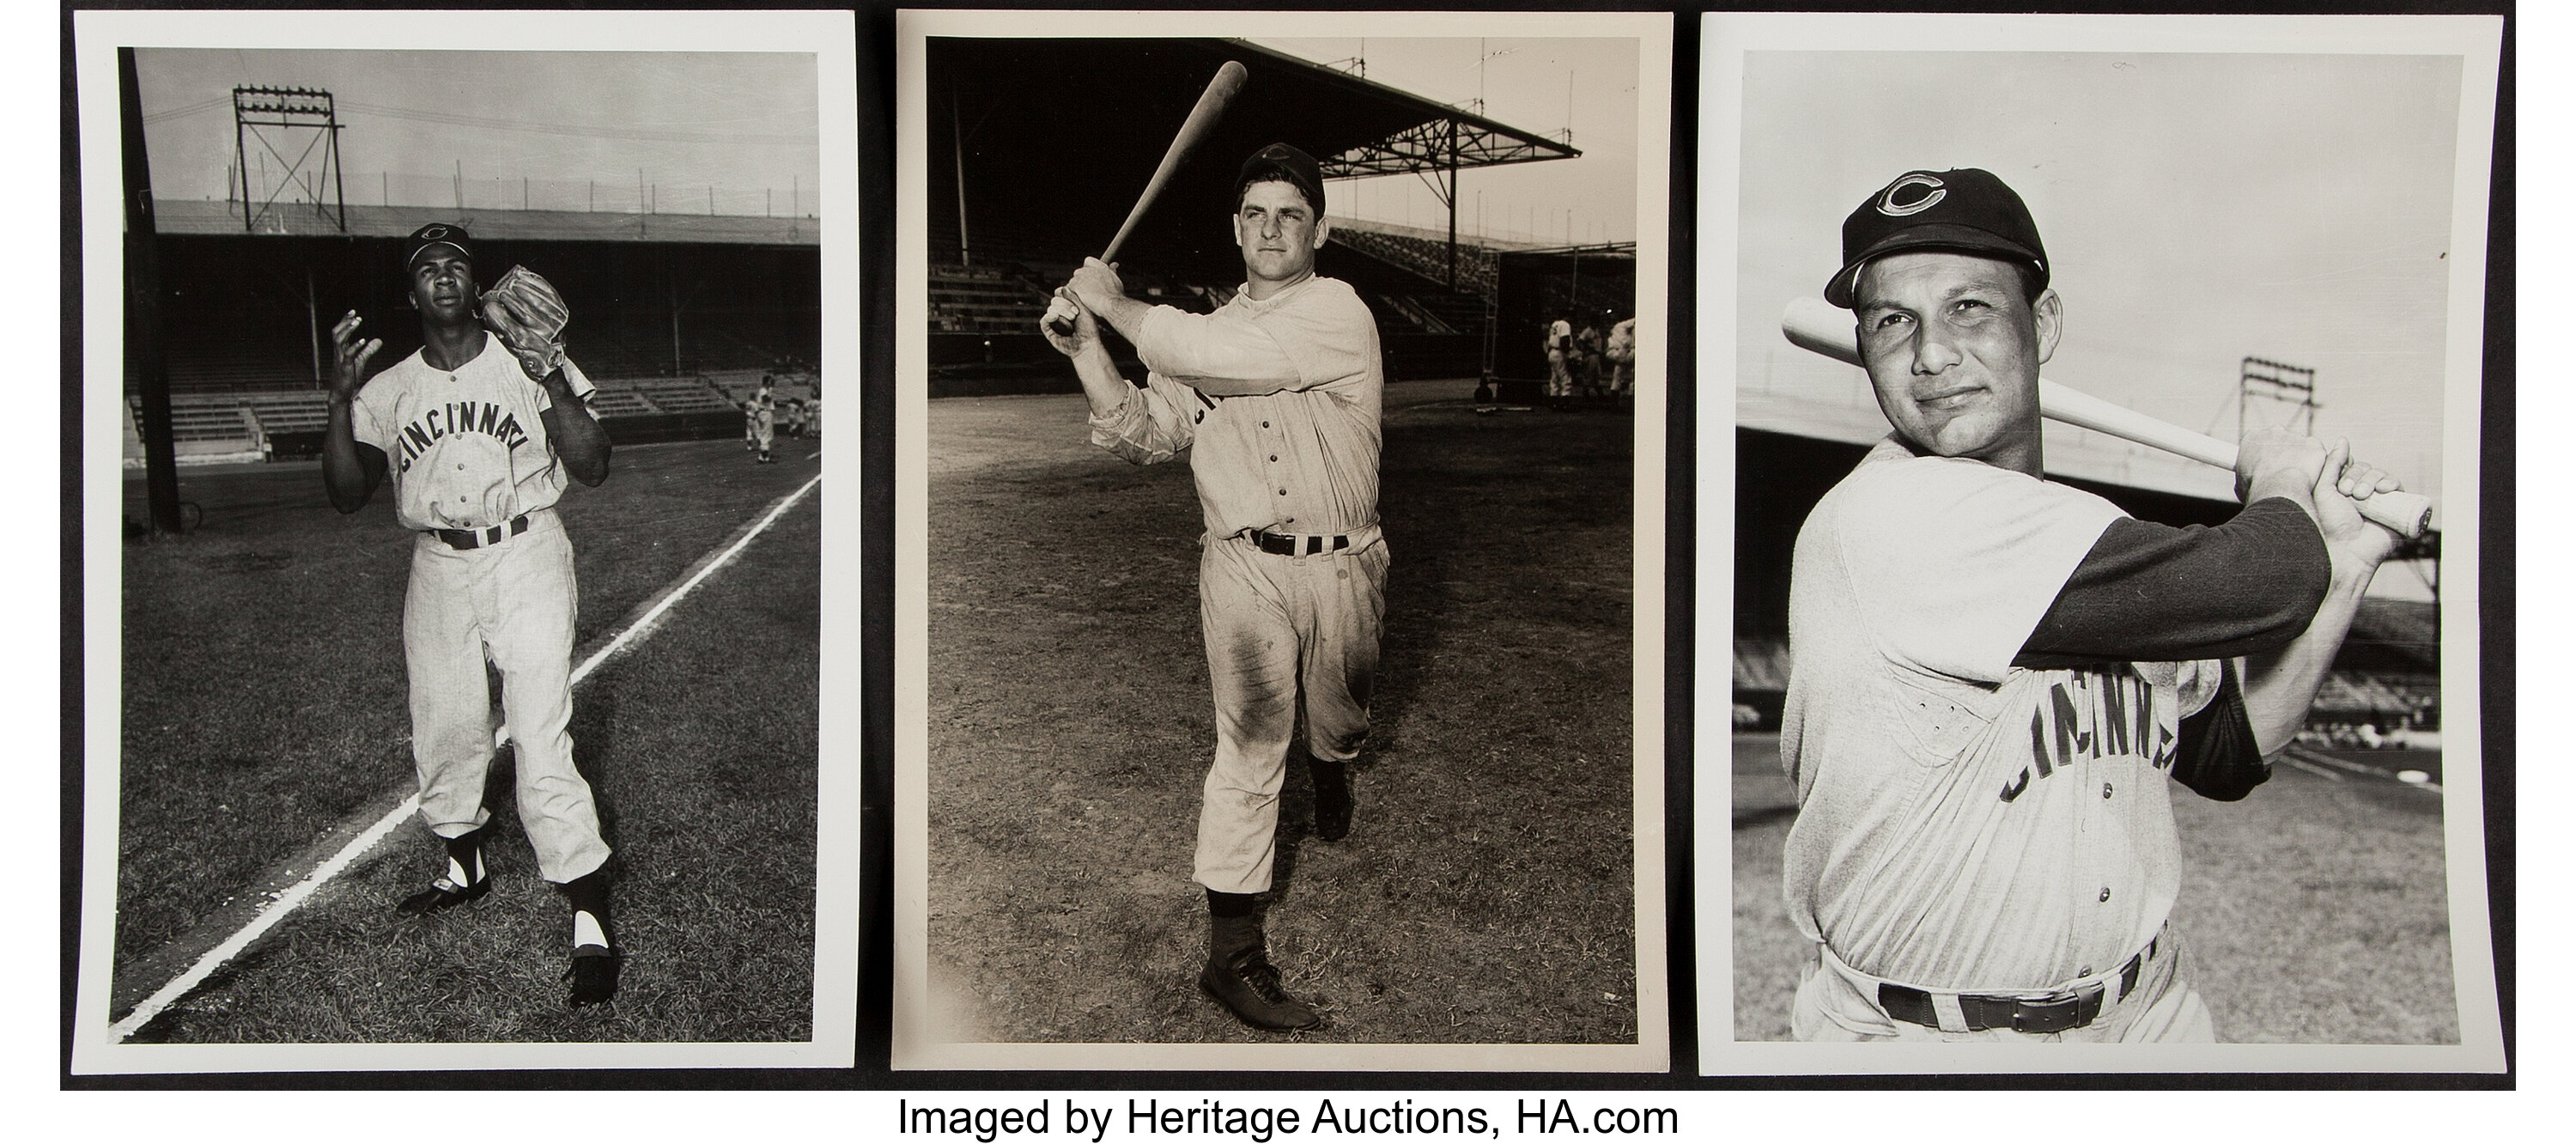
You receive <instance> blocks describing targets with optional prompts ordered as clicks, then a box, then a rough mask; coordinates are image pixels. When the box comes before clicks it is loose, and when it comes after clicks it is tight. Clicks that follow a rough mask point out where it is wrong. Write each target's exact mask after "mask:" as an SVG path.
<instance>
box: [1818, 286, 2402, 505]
mask: <svg viewBox="0 0 2576 1144" xmlns="http://www.w3.org/2000/svg"><path fill="white" fill-rule="evenodd" d="M1780 333H1781V334H1782V335H1783V336H1785V337H1787V338H1788V339H1789V341H1790V342H1791V343H1792V344H1794V345H1796V346H1797V347H1798V348H1800V349H1803V350H1810V351H1813V352H1815V353H1819V354H1823V355H1824V356H1826V357H1829V358H1832V359H1834V360H1835V361H1838V362H1842V363H1843V364H1845V365H1860V364H1861V360H1860V345H1859V343H1858V342H1856V341H1854V340H1853V329H1852V315H1851V311H1849V310H1845V309H1843V308H1841V307H1839V306H1836V305H1834V304H1833V303H1831V302H1827V301H1825V300H1824V299H1822V298H1797V299H1794V300H1792V301H1791V302H1790V303H1789V308H1788V309H1787V310H1785V311H1783V312H1782V313H1781V315H1780ZM2039 413H2040V416H2042V417H2046V418H2048V419H2049V420H2051V421H2063V422H2065V423H2067V424H2069V425H2074V426H2078V427H2080V428H2085V429H2091V430H2093V431H2095V432H2098V433H2108V434H2110V435H2111V436H2114V437H2117V438H2120V439H2121V440H2123V441H2135V442H2137V443H2138V444H2141V445H2145V446H2147V447H2148V448H2151V449H2162V450H2164V451H2165V452H2168V453H2172V454H2174V455H2176V456H2181V457H2188V458H2190V459H2192V460H2195V461H2198V462H2200V463H2202V464H2204V465H2216V466H2218V467H2219V468H2222V469H2228V470H2233V469H2235V468H2236V446H2234V445H2231V444H2229V443H2227V442H2225V441H2221V440H2219V439H2218V438H2215V437H2211V436H2208V435H2206V434H2201V433H2194V432H2192V431H2191V430H2189V429H2184V428H2182V427H2180V426H2177V425H2173V424H2170V423H2168V422H2164V421H2159V420H2156V419H2155V418H2153V417H2149V416H2147V415H2146V414H2144V413H2140V412H2138V411H2137V410H2135V409H2131V408H2129V407H2127V406H2124V405H2115V404H2112V403H2111V402H2108V401H2104V400H2102V399H2101V398H2099V397H2095V396H2093V395H2091V394H2088V393H2084V392H2081V391H2078V390H2073V389H2068V388H2066V387H2065V386H2062V385H2059V384H2057V383H2056V382H2053V381H2050V380H2048V379H2047V378H2044V377H2043V378H2041V379H2039ZM2358 503H2359V506H2360V509H2361V515H2362V517H2363V519H2365V520H2368V521H2370V522H2371V523H2373V524H2377V525H2379V526H2380V527H2382V528H2385V529H2387V530H2389V531H2390V532H2394V533H2396V534H2397V535H2399V536H2403V537H2406V538H2407V539H2409V540H2412V539H2414V538H2416V537H2419V536H2422V535H2424V530H2425V529H2427V528H2429V527H2431V526H2432V523H2433V499H2432V498H2431V497H2427V496H2425V495H2424V494H2422V493H2411V492H2404V491H2399V492H2393V493H2378V494H2375V495H2373V496H2372V497H2371V498H2370V499H2368V500H2365V501H2361V502H2358Z"/></svg>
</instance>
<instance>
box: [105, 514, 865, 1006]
mask: <svg viewBox="0 0 2576 1144" xmlns="http://www.w3.org/2000/svg"><path fill="white" fill-rule="evenodd" d="M822 483H823V478H822V477H821V476H820V475H817V476H815V477H814V478H813V479H812V480H809V481H807V482H805V484H804V485H803V486H802V487H800V488H798V489H797V490H796V491H795V492H792V493H789V494H787V496H786V497H785V498H784V499H782V500H780V501H779V502H778V503H777V504H776V505H774V506H772V507H771V508H770V510H769V513H768V515H766V516H763V517H762V518H760V521H759V523H757V524H754V525H753V526H752V527H751V528H750V530H748V531H746V532H744V533H743V534H742V538H741V539H739V540H736V541H734V543H733V547H731V548H728V549H725V550H724V551H723V552H722V553H720V554H718V555H717V556H716V558H715V559H713V560H710V561H707V563H706V566H705V567H702V568H700V569H698V572H697V575H694V576H691V577H689V578H688V579H687V580H685V581H683V582H682V583H681V584H680V586H679V587H677V588H673V589H671V590H670V591H668V592H665V593H663V595H662V600H661V602H660V603H657V604H655V605H653V607H652V608H651V609H650V610H648V611H646V612H645V613H644V614H643V615H642V616H639V617H637V618H636V620H635V622H634V623H632V624H628V625H627V626H626V629H625V630H624V631H620V632H618V633H617V634H616V635H615V636H614V637H612V638H610V639H609V641H608V643H607V644H605V645H603V646H602V647H601V648H600V649H599V650H598V651H595V652H592V653H591V655H590V658H589V659H586V660H583V661H582V662H581V666H579V667H576V668H574V669H573V672H572V677H571V679H570V681H569V682H567V683H566V684H565V686H567V687H570V686H572V685H574V684H578V683H580V682H581V681H582V679H583V678H584V677H585V676H588V675H589V674H590V673H591V671H592V670H593V669H596V668H597V667H598V666H599V665H600V664H602V663H605V662H607V661H608V658H609V657H610V656H612V655H615V654H617V652H618V651H620V650H622V649H623V648H625V647H626V646H627V645H628V644H631V643H633V642H635V641H636V640H637V639H640V638H642V637H641V635H639V633H642V632H646V631H648V630H650V629H651V627H652V626H653V621H655V620H657V619H660V618H661V617H662V614H663V613H664V612H668V611H670V610H671V605H673V604H676V603H678V602H679V600H680V597H682V596H686V595H688V594H689V592H690V590H692V589H694V588H696V587H697V586H698V585H699V584H700V583H702V582H704V581H705V580H706V578H707V577H708V576H711V575H713V574H714V573H715V571H716V569H718V568H722V567H724V566H725V565H727V564H729V563H732V562H733V558H734V557H736V556H739V555H741V554H742V550H743V549H745V548H748V547H750V546H751V542H752V539H753V538H755V537H757V536H759V535H760V534H761V533H763V532H766V531H768V530H769V526H770V525H771V524H774V523H776V522H777V520H778V518H779V517H780V516H781V515H783V514H785V513H786V511H787V510H788V509H790V508H794V507H795V506H796V502H798V501H800V500H803V499H805V494H806V493H809V492H812V491H814V486H816V485H819V484H822ZM419 810H420V796H419V795H417V794H415V795H411V796H409V797H406V798H404V799H403V800H402V801H401V802H400V803H397V804H396V805H395V806H394V808H393V809H392V810H390V811H387V812H385V816H384V817H383V818H379V819H377V820H376V823H375V825H373V826H370V827H368V828H367V829H366V830H365V831H364V832H362V833H360V834H359V835H358V836H357V837H355V838H352V839H350V840H349V844H348V845H346V846H343V847H341V848H340V852H339V853H337V854H333V855H332V856H331V857H330V859H329V860H328V861H325V862H323V863H322V864H321V865H319V866H315V867H314V868H313V871H312V872H311V873H309V874H306V875H305V876H304V878H303V880H301V881H299V882H297V883H295V884H294V885H292V886H289V887H287V888H286V889H285V891H284V892H281V893H280V894H278V895H277V900H276V901H274V902H271V903H269V905H268V906H267V908H265V909H262V910H261V911H260V912H259V913H258V915H257V916H255V917H253V918H251V920H250V923H249V924H247V925H245V926H243V927H242V928H241V929H239V930H238V931H235V932H234V934H233V935H232V936H231V937H228V938H225V939H224V940H223V941H221V942H220V943H217V944H216V946H215V947H214V948H213V949H210V950H207V951H206V952H205V955H204V956H201V957H199V958H198V959H197V961H196V963H195V964H193V965H190V966H189V967H188V971H187V972H185V973H182V974H180V975H179V976H177V977H174V978H171V979H170V983H169V984H167V985H164V986H162V987H161V988H160V989H158V990H155V991H154V992H153V994H152V996H150V997H146V998H144V999H143V1003H142V1004H140V1005H137V1006H135V1007H134V1011H133V1012H131V1013H128V1014H126V1015H125V1019H124V1020H122V1021H119V1022H117V1023H116V1024H114V1025H111V1026H109V1027H108V1035H109V1038H110V1039H111V1040H115V1041H122V1040H124V1039H126V1038H127V1037H131V1036H133V1035H134V1032H135V1030H137V1029H140V1028H142V1027H143V1026H145V1025H147V1024H150V1023H151V1022H152V1019H153V1018H155V1017H158V1016H160V1015H161V1012H162V1010H165V1009H168V1008H169V1007H170V1006H171V1005H173V1004H176V1003H177V1002H178V1000H179V999H180V998H182V997H185V996H187V995H188V993H189V992H190V991H191V990H194V989H195V988H196V987H197V986H199V985H202V984H204V983H205V980H206V978H208V977H211V976H214V972H215V970H217V969H219V968H222V966H223V964H224V963H225V962H227V961H230V960H232V959H233V958H234V957H235V956H238V955H239V954H240V953H241V951H242V950H244V949H247V948H249V947H250V943H252V942H254V941H257V940H259V937H260V935H262V934H265V933H267V932H268V931H269V930H271V929H273V928H275V927H276V925H277V923H279V922H281V921H284V920H285V919H286V915H288V914H290V913H293V912H294V911H295V908H296V907H298V906H301V905H303V904H304V900H305V899H307V898H310V897H312V896H313V893H314V891H316V890H319V889H321V888H322V884H323V883H325V882H328V881H330V880H331V879H333V878H336V877H339V876H340V872H341V871H343V870H346V869H348V868H349V866H350V864H351V863H354V862H356V861H357V860H358V859H359V858H362V857H364V856H365V855H366V853H367V852H368V851H370V850H373V849H375V848H376V844H377V843H379V842H382V841H384V839H385V836H386V835H389V834H392V833H393V832H394V829H395V828H396V827H399V826H401V825H402V823H403V820H404V819H406V818H409V817H411V816H412V815H413V814H415V813H418V812H419Z"/></svg>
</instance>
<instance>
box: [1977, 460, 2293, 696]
mask: <svg viewBox="0 0 2576 1144" xmlns="http://www.w3.org/2000/svg"><path fill="white" fill-rule="evenodd" d="M2331 571H2332V569H2331V566H2330V564H2329V562H2328V559H2327V556H2326V548H2325V540H2324V538H2322V537H2321V536H2319V535H2318V534H2317V527H2316V524H2315V522H2313V521H2311V520H2310V519H2309V518H2308V514H2307V512H2306V510H2304V509H2301V508H2300V507H2299V506H2297V505H2295V504H2292V503H2290V502H2289V501H2287V500H2285V499H2282V498H2279V497H2267V498H2265V499H2263V500H2259V501H2256V502H2254V503H2253V504H2250V505H2247V506H2246V507H2245V509H2244V511H2242V512H2239V513H2237V514H2236V516H2235V518H2234V519H2231V520H2229V521H2228V522H2227V523H2225V524H2221V525H2218V526H2216V527H2214V528H2210V527H2202V526H2199V525H2194V526H2191V527H2188V528H2173V527H2170V526H2167V525H2161V524H2151V523H2148V522H2146V521H2142V520H2119V521H2115V522H2113V523H2112V525H2111V526H2110V527H2109V528H2107V529H2104V530H2103V532H2102V538H2101V539H2100V540H2099V541H2097V542H2096V543H2095V544H2094V545H2093V549H2092V551H2090V552H2088V553H2086V554H2085V557H2084V561H2083V563H2081V564H2079V565H2077V566H2076V569H2075V572H2074V574H2073V575H2071V576H2069V577H2068V578H2067V581H2066V586H2065V587H2064V588H2063V589H2061V590H2060V591H2059V592H2058V595H2057V599H2056V601H2055V602H2054V603H2052V604H2050V605H2049V609H2048V614H2047V615H2045V616H2043V617H2041V618H2040V621H2039V624H2038V626H2037V627H2036V628H2035V629H2033V630H2032V632H2031V633H2030V639H2029V640H2028V641H2026V642H2025V643H2023V645H2022V651H2021V654H2020V655H2019V656H2016V657H2015V658H2014V660H2013V662H2014V663H2016V664H2019V665H2020V666H2023V667H2054V666H2064V665H2066V664H2068V663H2073V662H2086V663H2092V662H2100V661H2102V660H2130V661H2135V660H2196V659H2214V658H2219V657H2223V656H2238V655H2248V654H2252V653H2256V652H2267V651H2274V650H2278V649H2279V648H2280V647H2282V646H2283V645H2285V644H2287V643H2289V642H2290V641H2291V640H2293V639H2295V638H2297V637H2298V635H2299V633H2300V632H2303V631H2306V630H2307V627H2308V621H2309V620H2310V619H2312V618H2313V617H2314V616H2315V615H2316V611H2317V605H2318V604H2320V603H2322V602H2323V601H2324V600H2325V595H2326V581H2327V578H2328V576H2329V575H2330V574H2331Z"/></svg>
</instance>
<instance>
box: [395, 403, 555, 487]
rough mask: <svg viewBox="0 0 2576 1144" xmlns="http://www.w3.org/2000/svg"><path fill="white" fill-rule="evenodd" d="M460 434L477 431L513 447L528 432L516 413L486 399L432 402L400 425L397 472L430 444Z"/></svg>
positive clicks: (525, 438) (406, 468)
mask: <svg viewBox="0 0 2576 1144" xmlns="http://www.w3.org/2000/svg"><path fill="white" fill-rule="evenodd" d="M460 433H478V434H481V435H483V436H486V437H492V438H496V439H498V440H499V441H500V442H501V445H502V447H503V448H506V449H512V450H515V449H517V448H518V447H519V446H521V445H524V444H526V443H527V442H528V431H527V430H526V429H524V428H522V427H521V426H520V425H519V418H518V416H517V415H515V414H513V413H510V412H509V411H507V410H504V409H502V408H501V407H500V406H498V405H495V404H493V403H491V402H488V401H454V402H449V403H447V404H445V405H434V406H431V407H430V408H428V409H426V410H423V411H422V412H421V414H420V416H418V417H415V418H413V419H412V421H411V423H410V424H408V425H405V426H403V427H402V432H401V433H400V434H398V439H399V440H400V441H401V443H402V449H401V453H402V455H401V457H400V458H398V466H399V467H398V470H397V471H399V472H405V473H408V472H410V471H411V466H412V462H414V461H416V460H418V459H420V457H421V455H422V454H425V453H427V452H429V450H430V446H432V445H433V444H436V443H437V442H438V441H440V440H443V439H445V438H447V437H451V436H454V435H457V434H460Z"/></svg>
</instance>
